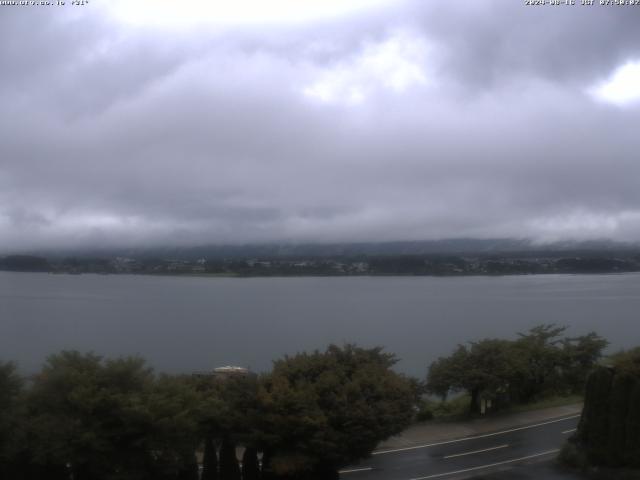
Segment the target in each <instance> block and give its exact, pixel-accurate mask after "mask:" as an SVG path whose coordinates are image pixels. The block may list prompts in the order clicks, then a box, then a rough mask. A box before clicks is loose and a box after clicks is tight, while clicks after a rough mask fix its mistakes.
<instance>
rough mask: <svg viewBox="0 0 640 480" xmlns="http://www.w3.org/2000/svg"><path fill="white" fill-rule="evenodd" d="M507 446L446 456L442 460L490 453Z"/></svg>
mask: <svg viewBox="0 0 640 480" xmlns="http://www.w3.org/2000/svg"><path fill="white" fill-rule="evenodd" d="M508 446H509V445H507V444H504V445H498V446H497V447H490V448H483V449H482V450H474V451H473V452H464V453H456V454H454V455H447V456H446V457H443V458H445V459H446V458H456V457H464V456H466V455H473V454H474V453H482V452H490V451H491V450H499V449H500V448H507V447H508Z"/></svg>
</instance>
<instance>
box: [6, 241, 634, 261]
mask: <svg viewBox="0 0 640 480" xmlns="http://www.w3.org/2000/svg"><path fill="white" fill-rule="evenodd" d="M634 250H640V243H627V242H616V241H612V240H606V239H605V240H589V241H559V242H552V243H539V242H534V241H532V240H529V239H510V238H497V239H474V238H452V239H442V240H421V241H394V242H344V243H284V242H283V243H262V244H243V245H201V246H183V247H179V246H166V247H135V248H79V249H60V250H53V249H51V250H48V249H40V250H38V251H33V252H29V253H32V254H36V255H42V256H46V257H59V258H60V257H69V256H73V257H80V258H82V257H85V258H86V257H118V256H120V257H134V258H173V259H177V260H195V259H198V258H208V259H222V258H297V257H317V258H322V257H358V256H380V255H454V254H455V255H492V254H496V255H497V254H516V253H518V254H525V255H526V254H529V255H531V254H536V253H538V254H540V253H552V252H555V253H558V254H560V253H563V252H615V251H634ZM6 253H7V254H8V253H11V252H6Z"/></svg>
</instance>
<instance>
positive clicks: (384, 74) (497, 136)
mask: <svg viewBox="0 0 640 480" xmlns="http://www.w3.org/2000/svg"><path fill="white" fill-rule="evenodd" d="M469 3H472V2H421V1H414V2H411V1H408V2H388V3H387V4H382V5H379V6H377V7H375V8H370V9H368V10H357V11H355V12H352V13H351V14H342V15H340V16H336V17H331V18H326V17H325V18H319V19H316V20H313V19H311V20H310V19H307V20H304V21H298V22H291V21H290V22H277V21H275V22H274V21H271V22H268V23H261V24H258V23H242V22H235V23H227V24H220V23H215V24H206V22H204V23H200V24H198V25H192V26H191V27H190V28H184V27H183V28H173V27H171V26H169V25H151V24H147V25H140V24H135V25H132V24H128V23H126V22H123V21H121V20H119V19H117V18H116V17H114V16H111V15H110V14H109V8H108V7H107V6H106V5H98V6H95V7H94V6H87V7H78V8H74V7H50V8H48V9H42V8H34V7H18V6H16V7H10V6H4V7H0V8H2V15H1V16H0V65H1V72H2V80H3V81H2V83H1V84H0V105H2V107H1V109H0V112H1V116H0V132H1V135H2V142H1V143H0V248H2V249H5V250H8V249H15V248H31V247H39V246H59V245H69V246H73V245H89V244H90V245H95V244H99V245H116V244H117V245H124V244H126V245H129V244H136V245H139V244H149V243H151V244H167V243H181V244H203V243H228V242H255V241H272V240H276V241H288V240H293V241H349V240H372V241H375V240H403V239H428V238H443V237H462V236H477V237H495V236H517V237H523V236H527V237H532V238H535V239H540V240H551V239H561V238H563V239H564V238H577V239H582V238H594V237H597V238H600V237H611V238H615V239H621V240H633V241H636V240H639V239H640V188H638V179H639V178H640V162H638V161H637V155H636V152H637V151H638V146H639V144H640V136H639V135H638V125H639V124H640V122H639V121H640V103H638V102H637V101H635V102H633V101H629V102H627V103H625V104H621V103H620V102H618V103H616V102H615V101H614V102H613V103H612V102H607V101H605V100H606V98H608V97H606V98H605V100H603V99H602V98H599V97H598V96H597V95H596V94H594V93H593V92H594V88H595V87H597V86H598V85H601V84H603V82H606V81H608V79H610V78H612V75H613V74H614V72H615V71H616V69H617V68H619V67H621V66H623V65H625V64H630V65H632V66H633V65H636V64H635V63H634V62H640V30H639V29H637V27H636V26H637V22H638V19H639V17H640V7H638V6H627V7H619V6H618V7H613V6H608V7H607V6H599V5H596V6H593V7H582V6H580V5H576V6H558V7H553V6H545V7H525V6H524V5H522V2H511V1H506V0H504V1H485V2H473V5H469ZM578 3H579V2H578ZM638 68H639V69H640V67H638ZM632 80H633V78H632ZM632 80H631V81H630V80H628V79H627V80H626V84H625V85H623V86H622V87H619V86H618V87H615V86H614V87H615V88H617V89H618V90H620V88H622V89H623V90H624V89H625V88H626V89H627V90H629V89H631V90H633V88H634V85H633V81H632ZM630 82H631V83H630ZM636 82H640V76H638V77H636ZM614 87H611V88H614ZM615 88H614V90H615ZM635 88H636V89H637V85H636V87H635ZM636 92H637V90H636ZM614 93H615V92H614ZM618 93H619V92H618ZM623 93H624V92H623ZM627 93H629V92H627ZM630 94H633V91H631V93H630Z"/></svg>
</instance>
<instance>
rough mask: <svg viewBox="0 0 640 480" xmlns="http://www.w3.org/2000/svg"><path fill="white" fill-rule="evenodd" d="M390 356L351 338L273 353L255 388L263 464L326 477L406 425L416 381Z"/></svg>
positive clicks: (294, 473)
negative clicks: (266, 372)
mask: <svg viewBox="0 0 640 480" xmlns="http://www.w3.org/2000/svg"><path fill="white" fill-rule="evenodd" d="M395 362H396V359H395V357H394V356H393V355H391V354H387V353H383V352H382V349H380V348H373V349H362V348H358V347H356V346H354V345H345V346H344V347H342V348H341V347H337V346H335V345H331V346H329V347H328V348H327V350H326V351H325V352H318V351H316V352H314V353H312V354H306V353H303V354H298V355H296V356H294V357H285V358H284V359H281V360H278V361H276V362H275V363H274V368H273V372H272V374H271V375H270V376H268V377H266V378H264V379H263V381H262V385H261V388H260V402H261V409H262V412H263V415H262V424H261V428H262V429H263V432H267V433H266V434H265V436H264V439H263V441H264V445H263V447H264V448H265V450H266V451H267V452H268V453H266V454H265V458H266V461H265V469H266V471H267V472H269V471H272V472H274V473H275V474H277V475H279V476H284V477H292V478H294V477H298V476H300V475H307V476H310V475H324V477H325V478H332V477H333V476H335V475H337V473H336V472H337V470H338V469H339V468H340V467H341V466H343V465H345V464H348V463H351V462H353V461H355V460H357V459H360V458H363V457H366V456H367V455H369V454H370V453H371V451H372V450H373V449H374V448H375V446H376V445H377V444H378V443H379V442H380V441H381V440H383V439H385V438H388V437H389V436H391V435H394V434H396V433H398V432H400V431H401V430H402V429H403V428H404V427H406V426H407V425H408V424H409V423H410V421H411V419H412V416H413V406H414V405H415V400H416V398H415V397H416V395H415V389H414V388H413V385H412V383H411V382H409V381H408V380H407V379H406V378H404V377H403V376H401V375H398V374H396V373H395V372H393V371H392V370H391V367H392V366H393V365H394V364H395Z"/></svg>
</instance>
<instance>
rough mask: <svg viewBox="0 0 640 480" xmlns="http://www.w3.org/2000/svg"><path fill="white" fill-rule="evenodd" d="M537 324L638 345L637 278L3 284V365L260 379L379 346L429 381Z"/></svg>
mask: <svg viewBox="0 0 640 480" xmlns="http://www.w3.org/2000/svg"><path fill="white" fill-rule="evenodd" d="M542 322H546V323H548V322H556V323H559V324H563V325H568V326H570V333H571V334H582V333H586V332H588V331H591V330H595V331H597V332H598V333H600V334H601V335H604V336H605V337H607V338H608V339H609V340H610V341H611V343H612V346H613V347H614V348H621V347H624V348H627V347H630V346H633V345H638V344H640V274H624V275H532V276H510V277H463V278H432V277H358V278H335V277H334V278H326V277H325V278H318V277H316V278H249V279H247V278H242V279H239V278H194V277H153V276H126V275H118V276H115V275H112V276H101V275H79V276H74V275H50V274H30V273H8V272H0V359H4V360H9V359H10V360H15V361H18V362H19V364H20V366H21V369H22V370H23V371H25V372H29V371H34V370H36V369H37V368H38V367H39V366H40V364H41V362H42V361H43V359H44V358H45V357H46V355H48V354H50V353H54V352H57V351H59V350H62V349H78V350H82V351H94V352H97V353H99V354H104V355H110V356H112V355H131V354H140V355H142V356H144V357H145V358H147V359H148V361H149V362H150V364H151V365H152V366H154V367H156V368H157V369H158V370H161V371H167V372H190V371H192V370H203V369H208V368H212V367H216V366H221V365H228V364H233V365H245V366H250V367H251V368H252V369H254V370H258V371H260V370H266V369H268V368H269V367H270V365H271V360H272V359H274V358H277V357H279V356H281V355H283V354H285V353H290V354H291V353H295V352H298V351H301V350H310V349H315V348H324V347H325V346H326V345H327V344H329V343H331V342H338V343H343V342H356V343H358V344H359V345H362V346H375V345H383V346H385V347H386V349H387V350H388V351H391V352H395V353H396V354H397V355H398V356H399V357H400V359H401V361H400V363H399V364H398V370H400V371H404V372H406V373H409V374H412V375H417V376H420V377H422V376H424V375H425V373H426V368H427V365H428V364H429V362H430V361H431V360H433V359H435V358H436V357H438V356H440V355H444V354H447V353H449V352H450V351H451V350H452V349H453V348H454V347H455V345H456V344H457V343H460V342H464V341H467V340H473V339H480V338H484V337H494V336H497V337H513V336H515V334H516V332H518V331H523V330H526V329H528V328H529V327H531V326H534V325H536V324H539V323H542Z"/></svg>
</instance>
